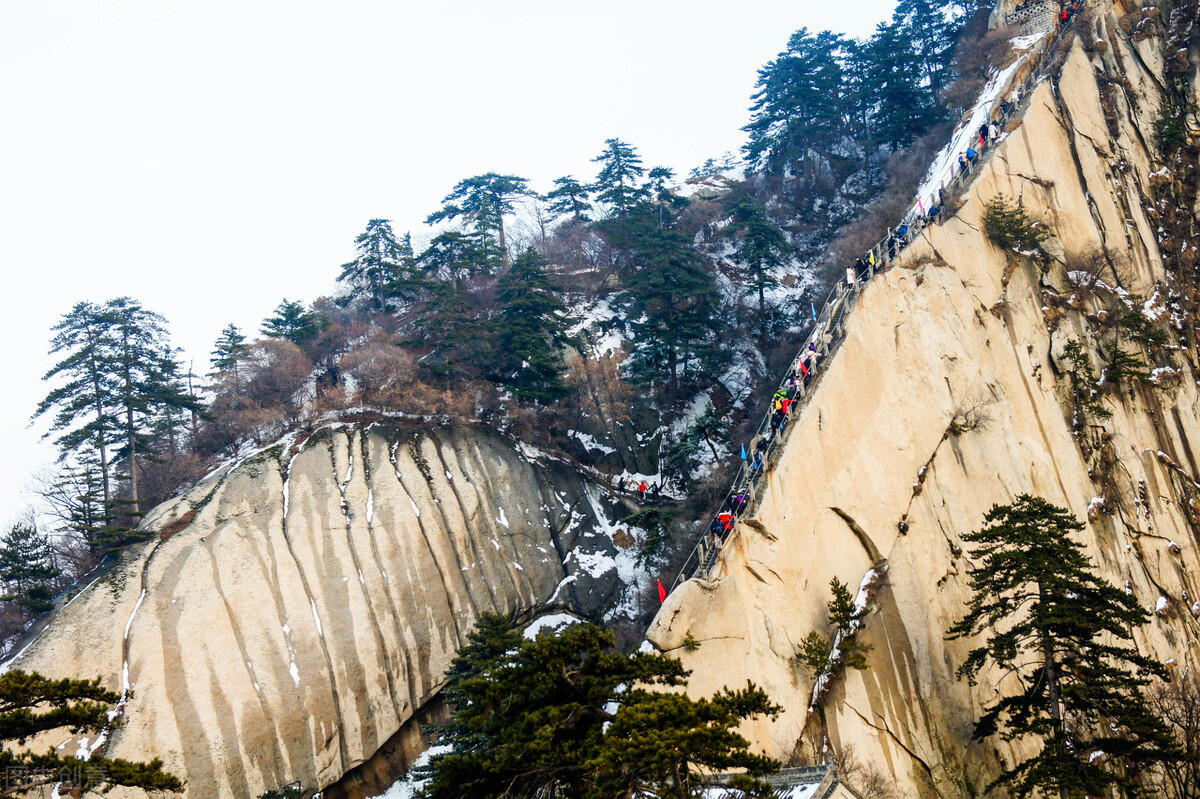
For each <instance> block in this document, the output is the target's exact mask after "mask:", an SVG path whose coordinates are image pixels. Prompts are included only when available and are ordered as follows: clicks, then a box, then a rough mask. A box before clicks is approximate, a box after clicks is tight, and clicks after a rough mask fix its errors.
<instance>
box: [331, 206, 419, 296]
mask: <svg viewBox="0 0 1200 799" xmlns="http://www.w3.org/2000/svg"><path fill="white" fill-rule="evenodd" d="M415 273H416V265H415V263H414V259H413V251H412V240H411V238H410V237H409V236H408V235H407V234H406V235H405V236H404V238H402V239H397V238H396V234H395V233H393V232H392V225H391V223H390V222H389V221H388V220H386V219H372V220H371V221H369V222H367V229H366V230H364V231H363V232H362V233H359V234H358V236H357V237H356V238H355V239H354V260H352V261H350V262H349V263H345V264H342V273H341V275H339V276H338V280H341V281H342V282H344V283H346V284H347V285H348V286H349V287H350V290H351V294H350V298H351V299H352V300H358V301H359V302H360V303H362V305H364V306H365V307H366V308H367V309H368V310H370V311H375V312H382V311H388V310H391V307H392V306H391V303H390V300H391V298H392V297H396V296H405V295H407V294H408V293H410V292H411V291H412V290H413V287H414V282H415Z"/></svg>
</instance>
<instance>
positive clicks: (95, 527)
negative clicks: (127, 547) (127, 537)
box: [39, 450, 124, 552]
mask: <svg viewBox="0 0 1200 799" xmlns="http://www.w3.org/2000/svg"><path fill="white" fill-rule="evenodd" d="M101 471H102V470H101V469H100V465H99V458H98V456H96V455H95V453H93V452H91V451H89V450H82V451H80V452H76V453H73V454H72V456H71V458H70V459H68V460H65V461H63V462H62V464H61V466H60V468H59V471H58V472H57V473H55V474H54V476H53V477H50V478H48V479H47V480H46V481H45V482H44V483H43V485H42V486H41V488H40V490H39V494H40V495H41V497H42V499H43V500H44V501H45V503H46V505H47V509H48V513H49V514H50V515H51V516H52V517H53V518H54V519H55V521H56V522H57V523H58V524H57V526H58V528H59V529H60V530H63V531H64V532H69V533H73V534H75V535H77V536H79V538H80V539H82V540H83V542H84V543H86V544H87V545H88V547H89V548H90V549H91V550H93V551H94V552H104V551H107V550H108V549H109V548H110V546H109V544H110V539H114V537H115V538H116V539H119V538H123V537H124V528H118V527H113V526H110V525H109V521H108V507H107V506H106V504H105V502H104V494H103V484H102V481H101Z"/></svg>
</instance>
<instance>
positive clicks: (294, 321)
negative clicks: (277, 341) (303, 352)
mask: <svg viewBox="0 0 1200 799" xmlns="http://www.w3.org/2000/svg"><path fill="white" fill-rule="evenodd" d="M325 327H326V321H325V319H324V317H322V316H321V314H319V313H317V311H315V310H311V309H308V308H305V307H304V306H303V305H302V304H300V303H298V302H296V301H295V300H287V299H285V300H284V301H283V302H281V303H279V305H277V306H275V315H274V316H269V317H267V318H266V319H265V320H264V321H263V325H262V334H263V335H264V336H267V337H269V338H282V339H287V340H288V341H290V342H292V343H293V344H295V345H296V346H297V347H300V348H301V349H304V348H305V347H306V346H308V345H310V344H312V343H313V341H314V340H315V339H316V337H317V336H319V335H321V332H322V331H323V330H324V329H325Z"/></svg>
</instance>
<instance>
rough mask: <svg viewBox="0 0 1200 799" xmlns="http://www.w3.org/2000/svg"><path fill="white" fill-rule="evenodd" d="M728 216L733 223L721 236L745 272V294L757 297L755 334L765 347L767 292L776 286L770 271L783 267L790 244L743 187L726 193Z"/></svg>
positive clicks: (764, 210)
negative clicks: (730, 242) (730, 243)
mask: <svg viewBox="0 0 1200 799" xmlns="http://www.w3.org/2000/svg"><path fill="white" fill-rule="evenodd" d="M729 213H730V216H731V217H732V220H733V223H732V224H731V225H730V226H729V227H728V228H726V229H725V235H726V236H729V237H732V238H734V239H735V240H736V246H737V253H738V256H739V258H740V259H741V261H742V264H743V265H744V269H745V273H744V275H743V276H742V279H743V281H744V282H745V285H746V292H747V293H750V292H755V293H757V294H758V331H759V332H758V334H759V339H760V342H761V344H762V346H765V345H766V341H767V289H768V288H770V287H772V286H775V285H778V283H779V281H778V280H776V279H775V277H774V275H773V274H772V273H771V270H772V269H773V268H775V267H778V266H780V265H782V264H783V262H784V259H785V258H786V257H787V254H788V253H789V252H790V251H791V245H790V244H789V243H788V240H787V237H786V236H785V235H784V234H783V231H782V230H780V229H779V227H778V226H777V225H776V224H775V223H774V222H772V221H771V219H770V217H768V216H767V210H766V209H765V208H763V206H762V204H761V203H759V202H758V201H757V200H755V199H754V197H753V196H752V195H751V194H750V193H749V192H748V191H746V189H745V187H739V188H738V189H737V190H736V191H734V192H732V193H731V194H730V206H729Z"/></svg>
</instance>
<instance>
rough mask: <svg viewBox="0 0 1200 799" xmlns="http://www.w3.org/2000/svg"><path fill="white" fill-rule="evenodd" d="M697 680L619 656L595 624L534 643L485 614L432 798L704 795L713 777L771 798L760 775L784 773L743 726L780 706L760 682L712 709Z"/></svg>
mask: <svg viewBox="0 0 1200 799" xmlns="http://www.w3.org/2000/svg"><path fill="white" fill-rule="evenodd" d="M687 676H688V672H687V671H685V670H684V669H683V666H682V665H680V663H679V661H677V660H675V659H674V658H671V657H669V656H667V655H662V654H657V653H653V654H652V653H643V652H639V653H636V654H632V655H626V654H622V653H620V652H616V651H613V636H612V633H610V632H605V631H603V630H601V629H600V628H599V627H596V626H595V625H591V624H583V625H577V626H574V627H569V628H567V629H566V630H563V631H562V632H560V633H557V634H554V635H549V634H542V635H539V636H537V637H536V638H535V639H534V640H528V639H526V638H524V637H523V636H522V634H521V631H520V630H519V629H516V628H515V627H514V625H513V622H512V620H511V619H509V618H506V617H503V616H498V615H495V614H486V613H485V614H484V615H483V616H482V617H481V618H480V620H479V624H478V627H477V628H476V630H475V631H474V632H472V633H471V634H470V636H469V637H468V644H467V646H465V647H464V648H462V649H461V650H459V654H458V657H457V658H455V660H454V662H453V664H452V665H451V667H450V670H449V672H448V673H447V684H446V689H445V693H444V696H445V697H446V699H447V700H448V701H449V703H450V704H451V706H452V707H453V715H452V717H451V720H450V722H449V724H447V725H446V726H445V727H443V728H442V730H441V732H442V738H441V743H443V744H449V745H450V746H452V747H453V748H452V750H451V751H449V752H445V753H443V754H439V755H436V756H434V757H433V758H432V759H431V761H430V763H429V765H428V766H427V767H426V768H425V769H424V770H423V772H422V776H424V777H427V778H428V779H429V782H428V783H427V784H426V785H425V787H424V788H423V789H422V791H421V796H423V797H427V799H460V798H462V797H472V799H488V797H501V796H504V797H533V796H571V797H583V799H602V798H603V799H608V798H609V797H613V796H631V795H653V796H672V797H679V798H680V799H686V797H695V796H700V795H702V790H703V788H704V787H705V784H706V782H707V781H706V779H705V778H704V776H703V774H701V773H699V770H701V769H702V770H704V771H705V772H710V771H721V770H726V769H744V770H746V771H747V772H748V773H749V775H750V776H747V775H742V776H741V777H739V778H737V781H736V783H735V784H733V785H732V787H734V788H735V789H738V790H741V791H742V792H743V793H744V794H745V795H749V796H767V795H769V794H768V793H767V792H768V791H769V787H768V786H767V785H766V784H765V783H763V782H762V781H761V780H757V779H755V776H758V775H762V774H766V773H769V772H771V771H775V770H777V769H778V768H779V764H778V763H777V762H776V761H774V760H771V759H770V758H767V757H763V756H762V755H755V754H752V753H751V752H750V751H749V742H748V741H746V739H745V738H743V737H742V736H740V735H739V734H738V733H737V731H736V730H737V727H738V725H739V724H740V723H741V721H742V720H743V719H747V718H751V717H753V716H758V715H768V716H773V715H774V714H776V713H777V712H779V708H777V707H776V706H775V705H773V704H772V703H771V701H770V700H769V698H768V697H767V695H766V694H765V693H764V692H763V691H761V690H760V689H758V688H756V687H754V686H753V685H751V684H747V685H746V687H745V688H742V689H740V690H737V691H731V690H729V689H725V690H723V691H722V692H720V693H718V694H717V695H715V696H713V697H712V698H711V699H700V700H693V699H690V698H688V697H687V696H686V695H684V694H683V693H674V692H672V693H667V692H664V691H662V690H647V688H650V687H660V688H666V689H668V690H670V689H676V690H678V689H681V688H682V687H683V686H684V685H686V683H687Z"/></svg>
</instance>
